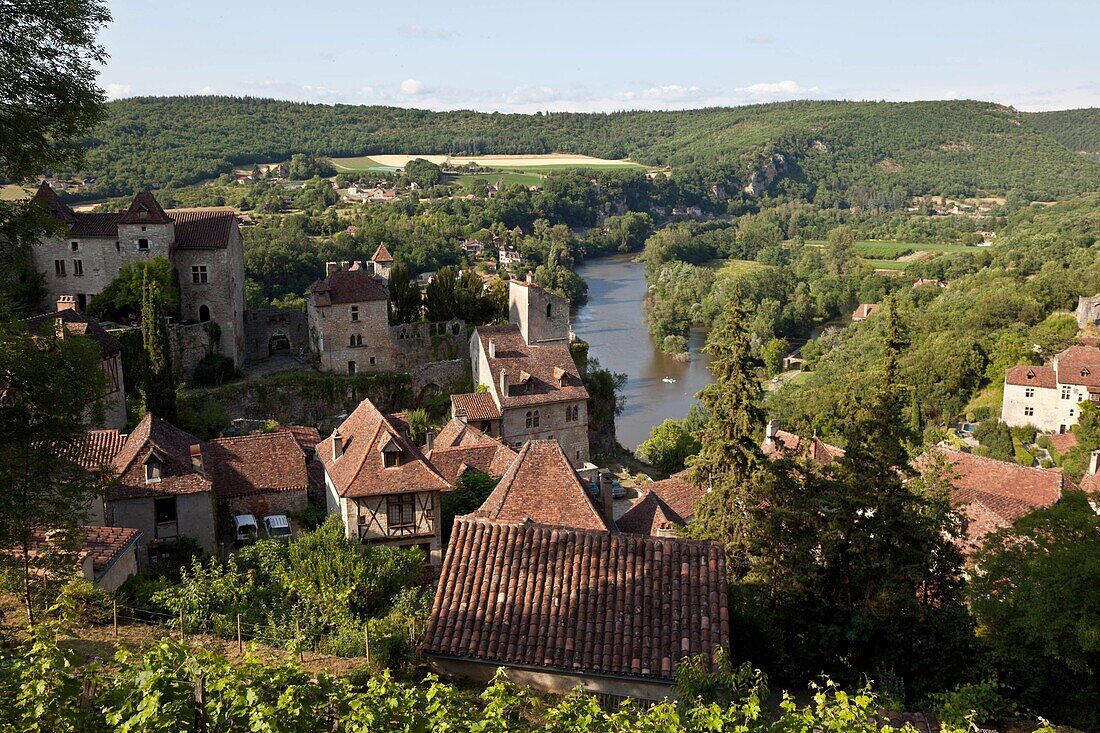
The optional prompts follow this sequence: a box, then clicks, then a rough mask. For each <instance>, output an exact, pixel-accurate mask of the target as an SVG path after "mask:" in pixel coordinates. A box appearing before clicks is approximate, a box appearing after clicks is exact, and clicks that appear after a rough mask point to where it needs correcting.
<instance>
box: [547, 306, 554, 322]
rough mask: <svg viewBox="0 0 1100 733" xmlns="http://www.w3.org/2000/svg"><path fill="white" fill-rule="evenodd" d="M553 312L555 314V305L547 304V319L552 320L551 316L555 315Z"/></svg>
mask: <svg viewBox="0 0 1100 733" xmlns="http://www.w3.org/2000/svg"><path fill="white" fill-rule="evenodd" d="M553 312H554V304H553V303H547V304H546V317H547V318H550V317H551V315H552V314H553Z"/></svg>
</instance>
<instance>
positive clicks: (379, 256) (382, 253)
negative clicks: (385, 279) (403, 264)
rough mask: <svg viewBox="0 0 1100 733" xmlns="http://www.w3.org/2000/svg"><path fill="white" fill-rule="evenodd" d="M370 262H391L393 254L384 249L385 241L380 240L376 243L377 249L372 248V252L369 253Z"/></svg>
mask: <svg viewBox="0 0 1100 733" xmlns="http://www.w3.org/2000/svg"><path fill="white" fill-rule="evenodd" d="M370 259H371V262H381V263H386V262H393V255H391V254H390V251H389V250H388V249H386V243H385V242H382V243H380V244H379V245H378V249H376V250H374V254H373V255H371V258H370Z"/></svg>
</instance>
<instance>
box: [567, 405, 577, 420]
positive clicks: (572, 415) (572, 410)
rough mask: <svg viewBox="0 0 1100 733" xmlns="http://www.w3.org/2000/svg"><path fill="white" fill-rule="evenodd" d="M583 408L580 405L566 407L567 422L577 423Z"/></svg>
mask: <svg viewBox="0 0 1100 733" xmlns="http://www.w3.org/2000/svg"><path fill="white" fill-rule="evenodd" d="M580 413H581V406H580V405H566V406H565V421H566V422H576V421H577V420H579V419H580Z"/></svg>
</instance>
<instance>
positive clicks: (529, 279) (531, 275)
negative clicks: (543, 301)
mask: <svg viewBox="0 0 1100 733" xmlns="http://www.w3.org/2000/svg"><path fill="white" fill-rule="evenodd" d="M527 282H528V283H534V282H535V273H533V272H531V271H530V270H528V271H527Z"/></svg>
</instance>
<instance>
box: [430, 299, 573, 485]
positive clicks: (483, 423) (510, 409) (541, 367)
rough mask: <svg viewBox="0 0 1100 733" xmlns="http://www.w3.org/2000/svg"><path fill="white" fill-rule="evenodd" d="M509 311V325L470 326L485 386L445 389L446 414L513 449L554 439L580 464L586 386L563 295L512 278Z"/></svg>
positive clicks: (473, 356) (478, 379) (477, 375)
mask: <svg viewBox="0 0 1100 733" xmlns="http://www.w3.org/2000/svg"><path fill="white" fill-rule="evenodd" d="M508 313H509V321H510V323H509V324H508V325H503V326H480V327H478V328H476V329H475V330H474V333H473V336H472V337H471V338H470V363H471V367H472V371H473V379H474V384H477V385H479V386H483V387H484V388H485V391H484V392H483V393H472V394H469V395H454V396H452V398H451V406H452V417H464V418H465V419H467V420H469V421H470V422H471V424H474V425H475V426H477V427H478V429H480V430H481V431H482V432H485V433H488V434H489V435H492V436H494V437H499V438H500V439H501V440H502V441H503V442H504V443H505V444H507V445H510V446H513V447H516V448H519V447H520V446H522V445H523V444H524V443H525V442H526V441H528V440H546V439H552V440H557V441H558V443H559V444H560V445H561V447H562V448H563V449H564V450H565V453H566V455H567V456H569V460H570V462H571V463H572V464H573V466H574V468H580V467H582V466H584V465H585V464H586V463H587V462H588V459H589V445H588V390H586V389H585V387H584V382H583V380H582V379H581V375H580V372H579V370H578V369H577V366H576V364H575V363H574V362H573V356H572V354H571V353H570V350H569V343H570V339H571V336H572V334H571V332H570V328H569V303H568V300H567V299H566V298H564V297H562V296H559V295H554V294H553V293H548V292H546V291H545V290H544V289H543V288H541V287H539V286H537V285H535V284H534V283H532V282H523V281H519V280H512V281H511V282H510V283H509V287H508Z"/></svg>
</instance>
